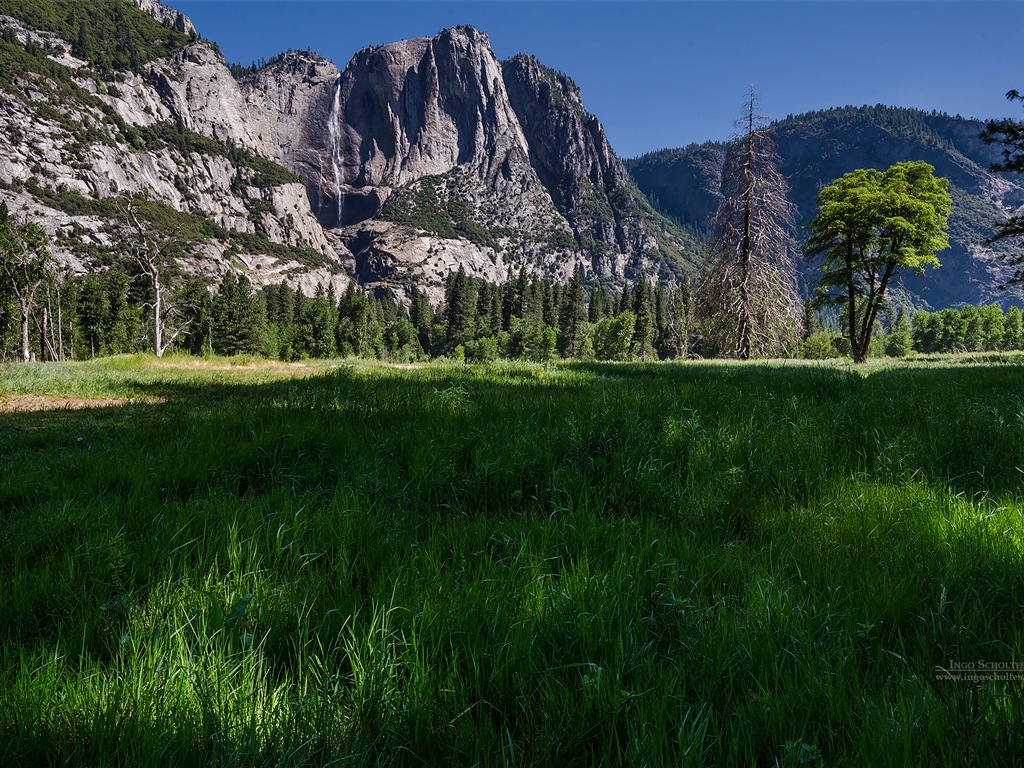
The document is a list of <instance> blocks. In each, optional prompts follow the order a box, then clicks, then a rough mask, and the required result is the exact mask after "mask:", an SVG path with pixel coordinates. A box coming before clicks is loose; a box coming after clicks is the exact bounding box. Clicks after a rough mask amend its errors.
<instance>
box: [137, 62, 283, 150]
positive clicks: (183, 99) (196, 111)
mask: <svg viewBox="0 0 1024 768" xmlns="http://www.w3.org/2000/svg"><path fill="white" fill-rule="evenodd" d="M150 79H151V80H152V81H153V82H154V84H155V88H156V92H157V94H158V95H159V97H160V99H161V101H162V102H163V103H164V104H165V105H166V107H167V108H168V109H169V110H170V111H171V114H172V115H173V116H174V118H175V119H176V120H179V121H180V122H181V124H182V125H184V127H185V128H187V129H189V130H191V131H195V132H196V133H201V134H203V135H204V136H210V137H212V138H214V139H217V140H218V141H230V142H233V143H235V144H238V145H240V146H243V147H246V148H247V149H250V150H252V151H253V152H257V153H259V154H264V155H269V154H271V153H270V150H269V145H268V144H267V143H266V142H265V141H264V140H263V138H262V136H261V135H260V133H259V131H258V127H257V126H258V125H259V123H261V122H263V121H260V120H256V121H253V120H252V119H251V117H252V116H251V114H250V110H249V109H248V105H247V104H246V101H245V98H244V97H243V96H242V91H241V89H240V88H239V85H238V82H237V81H236V80H235V78H234V77H232V76H231V72H229V71H228V68H227V65H226V64H225V62H224V57H223V56H221V55H220V54H219V53H218V52H217V51H215V50H214V49H213V48H212V47H211V46H210V45H208V44H207V43H205V42H197V43H193V44H192V45H189V46H187V47H185V48H182V49H180V50H178V51H175V53H174V54H173V55H172V56H171V57H170V58H169V59H166V60H164V61H160V62H156V63H154V65H153V66H152V69H151V75H150Z"/></svg>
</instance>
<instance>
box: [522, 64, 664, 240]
mask: <svg viewBox="0 0 1024 768" xmlns="http://www.w3.org/2000/svg"><path fill="white" fill-rule="evenodd" d="M502 74H503V77H504V80H505V85H506V88H507V89H508V93H509V98H510V100H511V103H512V108H513V109H514V110H515V113H516V116H517V117H518V119H519V122H520V124H521V125H522V128H523V132H524V133H525V135H526V140H527V144H528V146H529V153H530V162H531V164H532V166H533V168H534V169H535V170H536V172H537V175H538V176H539V178H540V180H541V183H543V185H544V187H545V189H546V190H547V191H548V193H549V194H550V195H551V199H552V200H553V201H554V204H555V206H556V207H557V208H558V210H559V211H560V212H561V213H562V214H563V215H564V216H565V217H566V219H567V220H568V221H569V223H570V225H571V226H572V228H573V231H574V232H575V234H576V236H577V237H578V238H579V239H580V240H581V241H582V242H584V243H587V242H589V241H595V242H597V243H603V244H607V245H613V246H617V247H618V248H619V249H620V250H622V251H626V252H630V251H642V250H651V249H656V248H657V242H656V240H655V238H653V237H652V236H651V235H650V234H649V232H648V230H649V228H650V227H649V222H648V220H647V213H648V212H647V211H645V210H644V208H645V206H644V204H643V200H642V197H641V196H640V194H639V192H638V190H637V189H636V187H635V185H634V184H633V183H632V180H631V179H630V177H629V174H628V172H627V171H626V169H625V167H624V166H623V164H622V163H621V162H620V161H619V159H618V158H617V157H616V156H615V154H614V152H612V148H611V146H610V145H609V143H608V139H607V137H606V136H605V133H604V127H603V126H602V125H601V123H600V122H599V121H598V119H597V118H596V117H594V116H593V115H591V114H589V113H588V112H587V111H586V109H584V107H583V98H582V95H581V94H580V91H579V88H577V87H576V84H575V83H574V82H573V81H572V80H570V79H569V78H568V77H566V76H565V75H563V74H561V73H559V72H555V71H554V70H552V69H549V68H548V67H545V66H543V65H542V64H540V62H538V61H537V60H536V59H535V58H533V57H531V56H523V55H519V56H515V57H513V58H511V59H509V60H508V61H506V62H504V64H503V66H502Z"/></svg>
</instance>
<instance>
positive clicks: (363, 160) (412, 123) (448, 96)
mask: <svg viewBox="0 0 1024 768" xmlns="http://www.w3.org/2000/svg"><path fill="white" fill-rule="evenodd" d="M334 96H335V100H334V102H333V104H332V115H331V121H332V124H331V128H332V131H334V133H333V135H332V136H330V139H331V142H332V144H333V150H334V154H335V157H336V160H337V163H338V173H339V183H340V187H341V201H340V206H339V216H340V219H341V221H340V223H342V224H351V223H355V222H358V221H362V220H364V219H367V218H370V217H372V216H375V215H376V214H377V213H379V212H380V206H381V205H382V204H383V202H384V200H386V198H387V195H388V192H389V189H390V188H392V187H398V186H402V185H405V184H409V183H411V182H414V181H416V180H418V179H421V178H423V177H424V176H440V175H444V174H446V173H448V172H450V171H452V170H453V169H455V168H457V167H459V168H463V169H465V170H468V171H470V172H471V173H472V175H473V176H474V177H475V180H476V181H477V182H479V186H480V190H479V192H480V193H481V194H482V193H483V192H485V191H486V192H491V193H494V194H497V195H502V194H521V193H523V192H529V191H531V190H532V189H533V188H534V187H536V186H537V181H536V176H535V175H534V174H533V173H532V169H531V168H530V165H529V159H528V150H527V146H526V140H525V138H524V136H523V133H522V130H521V129H520V127H519V123H518V121H517V120H516V116H515V113H514V112H513V110H512V107H511V105H510V104H509V100H508V94H507V93H506V90H505V87H504V84H503V82H502V79H501V67H500V65H499V64H498V61H497V60H496V59H495V57H494V53H493V52H492V51H491V48H490V44H489V41H488V39H487V36H486V35H485V34H483V33H481V32H478V31H476V30H475V29H473V28H472V27H456V28H454V29H449V30H445V31H444V32H442V33H440V34H439V35H437V36H436V37H434V38H432V39H418V40H406V41H404V42H400V43H394V44H391V45H385V46H382V47H380V48H370V49H367V50H364V51H361V52H360V53H358V54H356V55H355V57H354V58H353V59H352V61H351V62H350V63H349V65H348V67H346V69H345V72H344V73H343V74H342V76H341V79H340V81H339V83H338V88H337V91H336V93H335V94H334Z"/></svg>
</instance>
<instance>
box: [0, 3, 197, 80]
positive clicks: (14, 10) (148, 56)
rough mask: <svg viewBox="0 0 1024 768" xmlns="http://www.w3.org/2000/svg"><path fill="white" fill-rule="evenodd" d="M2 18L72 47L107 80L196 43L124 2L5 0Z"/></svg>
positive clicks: (139, 70) (191, 37) (140, 68)
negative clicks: (55, 35)
mask: <svg viewBox="0 0 1024 768" xmlns="http://www.w3.org/2000/svg"><path fill="white" fill-rule="evenodd" d="M3 13H5V14H6V15H8V16H13V17H14V18H17V19H21V20H22V21H24V22H26V23H27V24H28V25H29V26H31V27H34V28H36V29H40V30H45V31H48V32H53V33H55V34H57V35H58V36H59V37H61V38H63V39H64V40H68V41H70V42H71V43H72V44H73V47H74V53H75V55H76V56H78V57H80V58H83V59H85V60H86V61H88V62H89V63H90V64H92V66H93V67H94V68H95V69H96V70H97V71H98V72H99V73H100V74H101V75H104V76H107V77H109V76H112V75H113V74H114V73H115V72H118V71H123V70H133V71H135V72H139V73H140V74H143V73H144V72H143V65H144V64H145V63H146V62H149V61H152V60H154V59H160V58H165V57H167V56H169V55H170V54H171V53H172V52H174V51H175V50H177V49H178V48H181V47H183V46H185V45H188V44H189V43H191V42H194V40H195V38H194V37H193V36H190V35H186V34H184V33H183V32H179V31H178V30H176V29H173V28H171V27H169V26H164V25H163V24H161V23H160V22H158V21H157V20H156V19H154V18H153V17H152V16H150V15H149V14H147V13H144V12H142V11H140V10H138V9H136V8H135V7H134V5H132V4H131V3H130V2H126V0H4V5H3Z"/></svg>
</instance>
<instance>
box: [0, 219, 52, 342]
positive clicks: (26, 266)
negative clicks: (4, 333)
mask: <svg viewBox="0 0 1024 768" xmlns="http://www.w3.org/2000/svg"><path fill="white" fill-rule="evenodd" d="M48 242H49V238H48V237H47V235H46V232H44V231H43V228H42V227H40V226H39V225H38V224H36V223H35V222H31V221H16V220H15V219H14V218H13V217H12V216H11V215H10V212H9V211H8V209H7V205H6V204H5V203H2V202H0V270H2V271H3V274H4V276H5V278H6V282H7V285H8V286H9V287H10V289H11V293H12V294H13V295H14V298H15V299H16V300H17V302H18V310H19V314H20V316H21V317H20V320H21V359H22V360H23V361H25V362H28V361H29V360H31V359H32V349H31V347H30V345H29V321H30V319H31V317H32V311H33V309H34V308H35V303H36V297H37V294H38V292H39V288H40V286H42V285H43V283H45V282H46V281H47V279H49V277H50V274H51V272H52V270H53V262H52V260H51V258H50V252H49V250H48V249H47V245H48Z"/></svg>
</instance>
